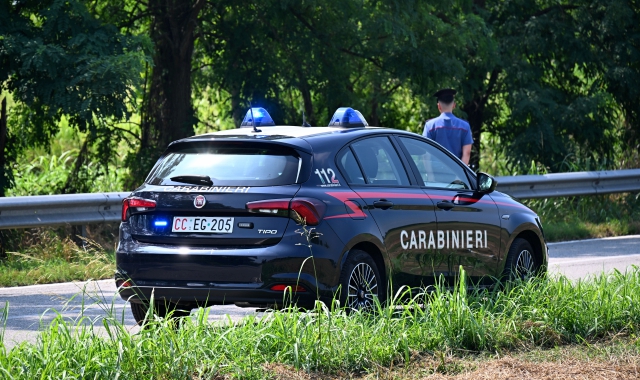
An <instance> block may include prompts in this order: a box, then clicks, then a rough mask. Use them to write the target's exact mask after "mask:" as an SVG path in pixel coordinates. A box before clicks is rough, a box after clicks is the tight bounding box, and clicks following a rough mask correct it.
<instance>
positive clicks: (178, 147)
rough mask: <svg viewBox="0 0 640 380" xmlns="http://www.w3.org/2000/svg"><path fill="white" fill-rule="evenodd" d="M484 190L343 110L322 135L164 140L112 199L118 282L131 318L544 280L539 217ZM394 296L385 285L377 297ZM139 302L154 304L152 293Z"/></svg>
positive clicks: (290, 131) (486, 179)
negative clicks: (117, 208) (460, 279)
mask: <svg viewBox="0 0 640 380" xmlns="http://www.w3.org/2000/svg"><path fill="white" fill-rule="evenodd" d="M495 187H496V181H495V180H494V179H493V178H492V177H491V176H489V175H487V174H484V173H478V174H476V173H474V172H473V171H471V170H470V169H469V168H468V167H467V166H466V165H464V164H463V163H462V162H461V161H460V160H459V159H457V158H456V157H454V156H453V155H451V154H450V153H449V152H448V151H446V150H445V149H444V148H442V147H441V146H440V145H438V144H437V143H435V142H434V141H431V140H429V139H426V138H424V137H422V136H420V135H416V134H414V133H410V132H404V131H400V130H395V129H384V128H374V127H369V126H368V125H367V122H366V120H365V119H364V117H362V115H361V114H360V113H359V112H358V111H356V110H353V109H351V108H340V109H338V110H337V112H336V113H335V114H334V115H333V117H332V118H331V121H330V122H329V125H328V126H327V127H297V126H276V125H275V123H274V122H273V120H272V118H271V117H270V116H269V114H268V113H267V111H266V110H264V109H263V108H252V109H250V110H249V111H248V112H247V115H246V117H245V119H244V121H243V122H242V125H241V127H240V128H238V129H235V130H225V131H220V132H215V133H210V134H204V135H199V136H194V137H190V138H186V139H182V140H179V141H175V142H173V143H171V144H170V145H169V147H168V148H167V150H166V151H165V152H164V154H163V155H162V157H161V158H160V159H159V160H158V162H157V163H156V165H155V166H154V167H153V169H152V170H151V172H150V173H149V175H148V177H147V179H146V180H145V182H144V184H143V185H142V186H141V187H139V188H138V189H136V190H135V191H134V192H133V193H132V194H131V196H130V197H128V198H127V199H125V200H124V202H123V208H122V223H121V225H120V240H119V244H118V248H117V253H116V262H117V273H116V284H117V286H118V287H119V289H120V295H121V296H122V298H124V299H126V300H129V301H130V302H131V308H132V312H133V315H134V317H135V319H136V320H137V321H138V323H142V321H143V320H144V318H145V314H146V312H147V310H148V308H149V302H150V300H152V299H153V300H154V302H155V312H156V313H157V314H159V315H166V314H167V313H168V312H170V311H171V312H173V313H174V314H173V315H174V316H181V315H186V314H188V313H189V312H190V310H191V309H192V308H195V307H201V306H204V307H206V306H211V305H220V304H236V305H238V306H247V307H263V306H266V305H281V304H282V303H283V300H284V299H285V298H286V297H285V296H286V295H287V294H288V295H289V296H290V299H291V300H292V301H294V302H296V303H297V304H298V305H299V306H311V305H313V304H314V302H315V300H316V299H320V300H322V301H325V302H327V303H329V302H331V301H332V300H334V299H335V300H339V301H340V304H341V305H344V306H346V307H348V308H352V309H360V308H366V307H369V306H370V305H372V303H373V302H374V299H375V298H378V299H379V300H380V301H384V299H385V297H387V294H391V292H392V291H395V290H397V289H399V288H400V287H402V286H410V287H413V288H417V287H425V286H429V285H431V284H434V283H435V282H438V281H444V282H445V283H448V284H453V283H454V281H455V279H456V277H457V276H459V271H460V268H464V270H465V272H466V273H467V275H468V276H470V279H471V280H472V281H470V282H471V283H474V284H476V285H480V286H483V285H490V284H491V282H492V281H494V279H501V278H511V279H513V278H517V277H527V276H532V275H536V274H539V273H543V272H544V271H545V270H546V265H547V260H548V254H547V246H546V243H545V240H544V236H543V231H542V226H541V222H540V219H539V218H538V216H537V215H536V214H535V213H534V212H533V211H531V210H530V209H529V208H527V207H525V206H524V205H522V204H521V203H519V202H517V201H516V200H514V199H512V198H511V197H509V196H508V195H505V194H502V193H500V192H498V191H494V189H495ZM389 286H392V287H393V289H389ZM152 295H153V298H152Z"/></svg>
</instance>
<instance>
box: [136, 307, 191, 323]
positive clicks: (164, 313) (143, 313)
mask: <svg viewBox="0 0 640 380" xmlns="http://www.w3.org/2000/svg"><path fill="white" fill-rule="evenodd" d="M148 311H149V304H148V303H134V302H131V313H132V314H133V319H135V320H136V323H137V324H138V325H139V326H142V325H144V323H145V322H146V318H148V316H147V312H148ZM153 314H154V315H156V316H158V317H161V318H167V317H171V318H173V319H178V318H184V317H188V316H189V315H190V314H191V310H189V309H183V308H182V306H180V305H177V304H175V303H170V302H167V303H165V302H156V303H155V304H154V305H153Z"/></svg>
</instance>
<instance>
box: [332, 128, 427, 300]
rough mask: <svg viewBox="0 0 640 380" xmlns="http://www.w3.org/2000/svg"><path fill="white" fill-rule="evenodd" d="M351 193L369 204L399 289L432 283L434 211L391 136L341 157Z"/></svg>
mask: <svg viewBox="0 0 640 380" xmlns="http://www.w3.org/2000/svg"><path fill="white" fill-rule="evenodd" d="M338 161H339V162H338V165H339V167H340V170H342V171H343V172H345V173H346V177H347V178H348V179H349V183H350V186H351V188H352V189H353V190H354V191H355V192H356V193H357V194H358V196H359V197H360V198H361V199H362V200H363V201H364V203H365V207H366V208H367V209H368V210H369V212H370V214H371V216H372V217H373V219H374V220H375V222H376V224H377V225H378V228H379V229H380V233H381V236H382V237H383V241H384V245H385V247H386V249H387V254H388V255H389V259H390V262H391V263H392V268H391V272H392V282H393V286H394V288H395V289H398V288H399V287H400V286H402V285H409V286H413V287H417V286H420V285H428V284H430V283H432V282H433V276H429V277H426V278H425V276H424V274H425V273H433V272H434V270H436V271H438V270H439V268H438V267H436V269H434V267H433V263H434V260H433V258H431V257H429V253H430V251H429V250H428V249H427V239H428V236H429V234H430V233H432V231H435V230H436V227H437V224H436V217H435V207H434V204H433V202H432V201H431V199H430V198H429V197H428V196H426V195H425V193H424V192H423V191H422V189H421V188H420V187H419V186H418V184H417V182H416V180H415V179H414V177H413V175H412V173H411V175H409V174H408V172H407V169H408V167H407V165H408V162H406V161H405V162H403V160H402V159H401V158H400V155H399V154H398V151H397V149H396V147H395V146H394V144H393V143H392V140H391V139H390V138H389V136H387V135H382V136H376V137H370V138H365V139H361V140H358V141H356V142H354V143H352V144H351V145H350V146H349V147H347V148H346V149H345V150H343V151H342V152H341V153H340V154H339V157H338Z"/></svg>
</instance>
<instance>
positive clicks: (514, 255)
mask: <svg viewBox="0 0 640 380" xmlns="http://www.w3.org/2000/svg"><path fill="white" fill-rule="evenodd" d="M539 271H540V263H539V262H538V260H537V259H536V255H535V251H534V250H533V247H531V244H530V243H529V242H528V241H527V240H525V239H522V238H516V239H515V240H514V241H513V244H511V248H509V252H508V253H507V262H506V263H505V266H504V272H503V278H505V279H507V280H516V279H520V280H528V279H530V278H532V277H535V276H536V275H537V274H538V272H539Z"/></svg>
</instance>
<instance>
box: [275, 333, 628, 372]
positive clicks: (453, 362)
mask: <svg viewBox="0 0 640 380" xmlns="http://www.w3.org/2000/svg"><path fill="white" fill-rule="evenodd" d="M630 343H631V344H630ZM637 347H638V346H637V342H629V341H627V342H625V343H624V344H622V345H611V344H610V343H608V344H605V345H591V346H588V347H585V346H569V347H560V348H556V349H548V350H543V349H533V350H531V351H522V352H514V353H509V354H508V355H505V356H500V357H499V358H496V357H497V356H498V354H496V355H494V357H493V358H492V357H487V356H484V357H478V356H474V355H473V354H470V355H461V356H455V355H442V354H441V355H439V354H435V355H428V356H418V355H415V356H414V357H413V358H412V360H411V363H410V364H409V365H406V366H404V365H399V366H396V367H395V368H394V367H393V366H392V367H390V368H381V367H380V368H377V370H375V371H370V372H369V373H334V374H324V373H317V372H315V373H309V372H305V371H296V370H294V369H293V368H292V367H289V366H285V365H282V364H268V365H266V366H265V369H266V370H267V372H268V373H269V374H270V375H271V376H272V378H274V379H281V380H325V379H359V380H360V379H361V380H373V379H428V380H445V379H446V380H453V379H455V380H458V379H478V380H506V379H510V380H516V379H540V380H556V379H558V380H559V379H576V380H578V379H579V380H592V379H593V380H595V379H598V380H599V379H606V380H610V379H611V380H613V379H615V380H626V379H634V380H635V379H640V353H639V350H638V348H637Z"/></svg>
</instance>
